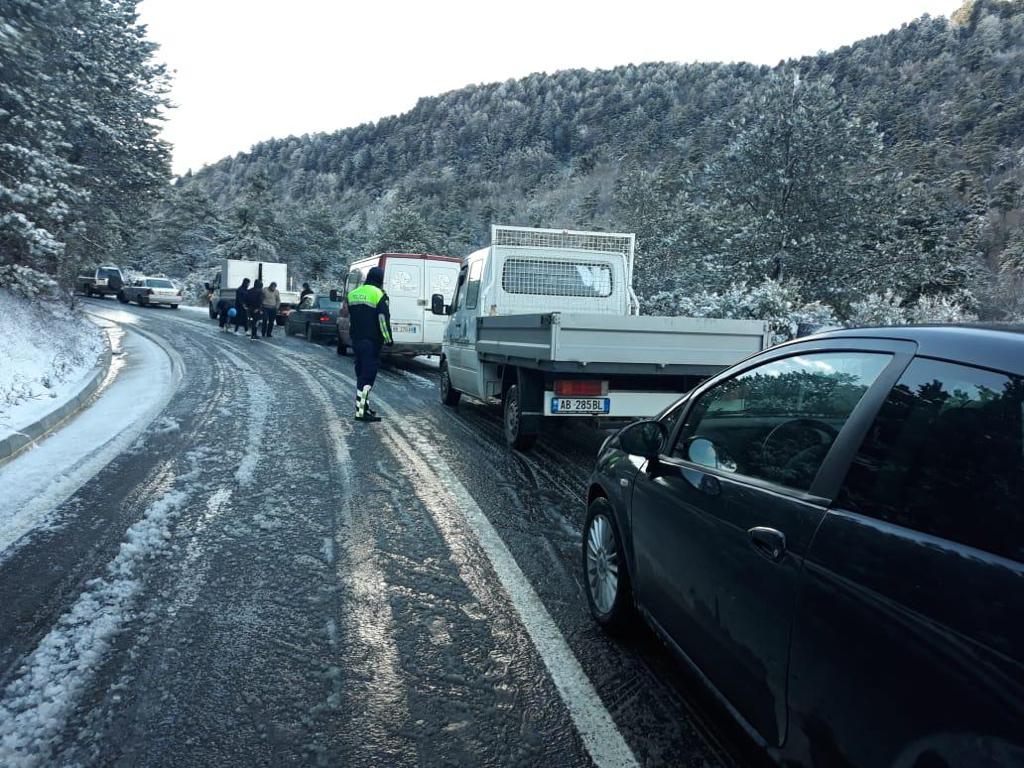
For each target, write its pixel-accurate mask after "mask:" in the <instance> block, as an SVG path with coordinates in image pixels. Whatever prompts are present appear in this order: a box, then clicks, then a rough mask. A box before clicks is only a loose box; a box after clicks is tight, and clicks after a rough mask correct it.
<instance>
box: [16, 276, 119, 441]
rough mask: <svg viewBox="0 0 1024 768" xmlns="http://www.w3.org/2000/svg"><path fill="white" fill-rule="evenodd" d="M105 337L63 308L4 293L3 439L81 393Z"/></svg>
mask: <svg viewBox="0 0 1024 768" xmlns="http://www.w3.org/2000/svg"><path fill="white" fill-rule="evenodd" d="M101 334H102V332H101V331H100V329H99V328H97V327H96V326H95V325H93V324H92V323H91V322H89V321H88V320H87V319H86V318H85V316H84V315H83V314H82V313H81V312H79V311H76V310H72V309H71V308H70V307H68V306H66V305H64V304H61V303H59V302H56V301H51V300H45V299H40V298H36V299H26V298H22V297H21V296H16V295H14V294H12V293H10V292H9V291H7V290H5V289H0V360H3V361H4V364H3V365H2V366H0V438H3V437H6V436H7V435H9V434H11V433H12V432H14V431H15V430H16V429H20V428H23V427H25V426H26V425H28V424H31V423H32V422H34V421H36V420H38V419H40V418H42V417H43V416H44V415H46V414H47V413H49V412H50V411H52V410H53V409H54V408H57V407H58V406H59V405H60V404H61V403H63V402H65V401H66V400H68V399H70V398H72V397H74V396H75V394H77V393H78V391H79V390H80V389H81V388H82V386H83V385H84V384H85V381H86V379H87V377H88V375H89V374H90V373H91V372H92V369H93V367H94V366H95V365H96V361H97V358H98V357H99V355H100V353H101V352H102V351H103V337H102V335H101Z"/></svg>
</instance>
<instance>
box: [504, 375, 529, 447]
mask: <svg viewBox="0 0 1024 768" xmlns="http://www.w3.org/2000/svg"><path fill="white" fill-rule="evenodd" d="M505 442H506V443H508V444H509V445H510V446H512V447H513V448H515V449H517V450H520V451H528V450H529V449H530V448H532V447H533V444H534V443H536V442H537V433H536V432H532V431H529V430H528V429H527V428H526V423H525V419H524V418H523V403H522V396H521V395H520V392H519V385H518V384H513V385H512V386H511V387H509V388H508V390H507V391H506V392H505Z"/></svg>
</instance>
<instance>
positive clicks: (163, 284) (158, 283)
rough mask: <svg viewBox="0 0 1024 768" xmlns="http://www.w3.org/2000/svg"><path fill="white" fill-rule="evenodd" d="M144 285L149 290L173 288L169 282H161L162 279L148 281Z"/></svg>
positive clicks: (172, 284)
mask: <svg viewBox="0 0 1024 768" xmlns="http://www.w3.org/2000/svg"><path fill="white" fill-rule="evenodd" d="M146 285H148V286H149V287H150V288H173V287H174V283H172V282H171V281H170V280H163V279H159V278H158V279H149V280H147V281H146Z"/></svg>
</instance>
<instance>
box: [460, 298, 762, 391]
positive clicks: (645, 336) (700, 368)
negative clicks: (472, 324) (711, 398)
mask: <svg viewBox="0 0 1024 768" xmlns="http://www.w3.org/2000/svg"><path fill="white" fill-rule="evenodd" d="M477 323H478V325H477V343H476V348H477V352H478V354H479V356H480V358H481V359H483V360H487V361H490V362H501V363H505V362H513V361H514V362H515V363H516V364H517V365H519V366H523V367H529V368H537V369H540V370H550V371H581V370H585V371H590V372H593V373H616V372H626V371H629V372H634V373H647V374H659V373H660V374H668V375H680V374H696V375H705V376H708V375H711V374H714V373H716V372H718V371H720V370H721V369H723V368H725V367H727V366H729V365H732V364H733V363H735V362H737V361H739V360H742V359H743V358H745V357H747V356H748V355H752V354H754V353H755V352H759V351H761V350H762V349H764V348H765V347H766V346H768V345H769V343H770V342H769V337H768V329H767V325H766V324H765V323H764V322H762V321H759V320H717V319H707V318H691V317H644V316H636V315H630V316H622V315H609V314H584V313H568V312H545V313H542V314H531V315H504V316H498V317H481V318H478V319H477Z"/></svg>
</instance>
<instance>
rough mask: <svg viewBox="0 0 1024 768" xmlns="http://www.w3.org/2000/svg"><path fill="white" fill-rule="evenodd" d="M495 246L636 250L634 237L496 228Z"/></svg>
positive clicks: (610, 251) (620, 251) (625, 252)
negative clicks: (634, 248)
mask: <svg viewBox="0 0 1024 768" xmlns="http://www.w3.org/2000/svg"><path fill="white" fill-rule="evenodd" d="M492 245H498V246H511V247H515V248H572V249H574V250H580V251H595V252H597V253H621V254H623V255H625V256H627V257H628V256H630V255H632V252H633V237H632V236H631V235H617V234H603V233H599V232H559V231H558V230H547V229H519V228H517V227H495V228H494V232H493V240H492Z"/></svg>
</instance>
